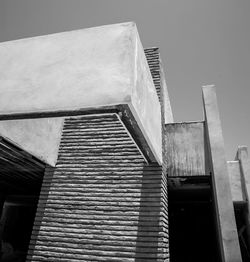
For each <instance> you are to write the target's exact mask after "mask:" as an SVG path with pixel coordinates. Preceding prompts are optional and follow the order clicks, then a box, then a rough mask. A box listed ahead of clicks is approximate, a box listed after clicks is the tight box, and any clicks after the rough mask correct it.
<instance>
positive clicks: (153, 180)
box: [135, 164, 167, 262]
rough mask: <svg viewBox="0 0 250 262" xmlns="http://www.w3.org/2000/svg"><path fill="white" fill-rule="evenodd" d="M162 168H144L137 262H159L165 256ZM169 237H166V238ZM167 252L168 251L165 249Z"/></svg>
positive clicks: (151, 166) (154, 166)
mask: <svg viewBox="0 0 250 262" xmlns="http://www.w3.org/2000/svg"><path fill="white" fill-rule="evenodd" d="M161 192H162V168H161V167H160V166H159V165H156V164H149V165H146V164H145V166H144V168H143V175H142V187H141V199H140V209H139V220H138V233H137V240H136V254H135V261H136V262H143V261H152V262H153V261H158V259H159V257H161V258H162V257H164V256H165V257H166V254H164V250H163V249H162V247H163V240H164V232H163V230H164V227H162V226H160V223H161V215H162V214H161V206H162V198H161ZM166 237H167V236H165V238H166ZM165 251H166V249H165Z"/></svg>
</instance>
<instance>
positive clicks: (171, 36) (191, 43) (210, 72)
mask: <svg viewBox="0 0 250 262" xmlns="http://www.w3.org/2000/svg"><path fill="white" fill-rule="evenodd" d="M249 13H250V1H249V0H237V1H235V0H0V42H3V41H9V40H15V39H20V38H25V37H33V36H38V35H45V34H51V33H57V32H62V31H69V30H74V29H81V28H87V27H94V26H100V25H105V24H112V23H121V22H127V21H134V22H135V23H136V24H137V27H138V31H139V35H140V38H141V41H142V44H143V46H144V47H145V48H146V47H152V46H157V47H159V48H160V53H161V58H162V61H163V64H164V71H165V75H166V81H167V85H168V91H169V96H170V101H171V105H172V110H173V115H174V120H175V122H185V121H193V120H203V119H204V117H203V109H202V96H201V87H202V86H203V85H210V84H214V85H215V86H216V90H217V98H218V104H219V110H220V116H221V122H222V129H223V134H224V140H225V148H226V155H227V159H228V160H233V159H234V157H235V154H236V151H237V147H238V146H239V145H246V146H248V148H249V151H250V105H249V100H250V86H249V84H250V52H249V51H250V50H249V49H250V15H249Z"/></svg>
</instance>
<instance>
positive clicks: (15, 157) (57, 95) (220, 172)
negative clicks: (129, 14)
mask: <svg viewBox="0 0 250 262" xmlns="http://www.w3.org/2000/svg"><path fill="white" fill-rule="evenodd" d="M0 57H1V59H0V72H1V74H0V93H1V95H0V100H1V101H0V135H1V142H0V147H1V149H2V150H1V152H0V166H1V172H0V173H1V176H0V188H1V207H2V211H1V230H0V237H1V250H2V258H1V259H2V261H33V262H38V261H65V262H66V261H69V262H76V261H113V262H115V261H117V262H118V261H124V262H143V261H145V262H147V261H155V262H165V261H171V262H172V261H173V262H174V261H184V259H185V261H234V262H236V261H248V259H249V243H250V238H249V236H250V235H249V233H250V232H249V214H248V194H249V184H248V183H249V179H248V178H249V176H250V173H249V172H250V168H249V167H250V163H249V160H248V157H247V150H246V148H245V147H241V148H239V150H238V153H237V157H236V160H234V161H230V162H227V161H226V159H225V150H224V145H223V143H224V142H223V136H222V131H221V124H220V118H219V112H218V106H217V101H216V94H215V88H214V87H213V86H206V87H203V105H204V112H205V116H204V120H203V121H197V122H186V123H175V122H174V120H173V116H172V111H171V105H170V101H169V96H168V91H167V86H166V80H165V76H164V72H163V67H162V63H161V60H160V55H159V50H158V48H148V49H143V47H142V44H141V42H140V39H139V36H138V32H137V29H136V25H135V24H134V23H132V22H131V23H123V24H116V25H108V26H102V27H95V28H90V29H83V30H77V31H71V32H64V33H59V34H53V35H47V36H41V37H34V38H28V39H22V40H17V41H10V42H4V43H1V44H0Z"/></svg>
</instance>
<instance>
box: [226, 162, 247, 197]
mask: <svg viewBox="0 0 250 262" xmlns="http://www.w3.org/2000/svg"><path fill="white" fill-rule="evenodd" d="M227 169H228V173H229V178H230V185H231V192H232V199H233V201H234V202H242V201H244V198H243V191H242V185H241V173H240V165H239V161H227Z"/></svg>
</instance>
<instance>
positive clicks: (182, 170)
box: [164, 122, 208, 177]
mask: <svg viewBox="0 0 250 262" xmlns="http://www.w3.org/2000/svg"><path fill="white" fill-rule="evenodd" d="M165 141H166V150H165V152H166V155H165V156H164V158H165V159H166V161H167V166H168V176H169V177H179V176H204V175H208V174H206V172H205V150H204V148H205V144H204V123H203V122H190V123H173V124H167V125H165Z"/></svg>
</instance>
